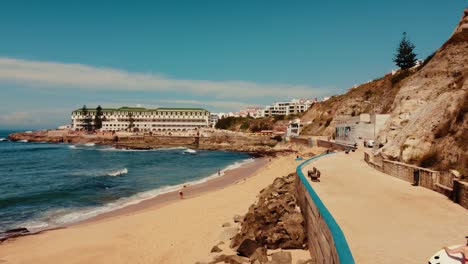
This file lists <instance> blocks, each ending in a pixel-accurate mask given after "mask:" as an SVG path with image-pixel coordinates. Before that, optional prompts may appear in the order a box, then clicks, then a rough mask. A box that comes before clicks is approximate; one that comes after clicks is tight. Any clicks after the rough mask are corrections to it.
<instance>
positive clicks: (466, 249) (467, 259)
mask: <svg viewBox="0 0 468 264" xmlns="http://www.w3.org/2000/svg"><path fill="white" fill-rule="evenodd" d="M465 238H466V240H467V241H466V245H464V246H460V247H457V248H454V249H449V248H448V247H444V250H445V253H447V255H448V256H449V257H452V258H453V256H451V255H452V254H457V253H461V254H462V257H463V259H462V260H461V263H468V236H466V237H465Z"/></svg>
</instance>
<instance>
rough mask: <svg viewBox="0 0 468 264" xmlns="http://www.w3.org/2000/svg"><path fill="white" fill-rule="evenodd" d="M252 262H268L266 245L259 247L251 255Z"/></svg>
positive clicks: (261, 263)
mask: <svg viewBox="0 0 468 264" xmlns="http://www.w3.org/2000/svg"><path fill="white" fill-rule="evenodd" d="M250 262H251V263H255V262H257V263H259V264H263V263H267V262H268V256H267V249H266V248H264V247H259V248H257V249H256V250H255V252H254V253H253V254H252V256H250Z"/></svg>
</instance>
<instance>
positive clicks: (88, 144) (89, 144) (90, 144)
mask: <svg viewBox="0 0 468 264" xmlns="http://www.w3.org/2000/svg"><path fill="white" fill-rule="evenodd" d="M95 145H96V144H95V143H86V144H84V145H83V146H86V147H93V146H95Z"/></svg>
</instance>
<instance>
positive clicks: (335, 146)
mask: <svg viewBox="0 0 468 264" xmlns="http://www.w3.org/2000/svg"><path fill="white" fill-rule="evenodd" d="M317 147H321V148H328V149H332V150H349V149H352V148H354V146H350V145H347V144H342V143H337V142H332V141H326V140H317Z"/></svg>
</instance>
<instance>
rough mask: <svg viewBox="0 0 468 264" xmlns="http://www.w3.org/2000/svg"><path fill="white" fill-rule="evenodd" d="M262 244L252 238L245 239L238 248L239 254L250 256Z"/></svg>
mask: <svg viewBox="0 0 468 264" xmlns="http://www.w3.org/2000/svg"><path fill="white" fill-rule="evenodd" d="M259 247H260V246H259V245H258V244H257V242H255V241H253V240H252V239H245V240H244V241H242V243H241V244H240V246H239V248H237V253H238V254H239V256H243V257H247V258H250V256H252V254H253V253H254V252H255V251H256V250H257V248H259Z"/></svg>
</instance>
